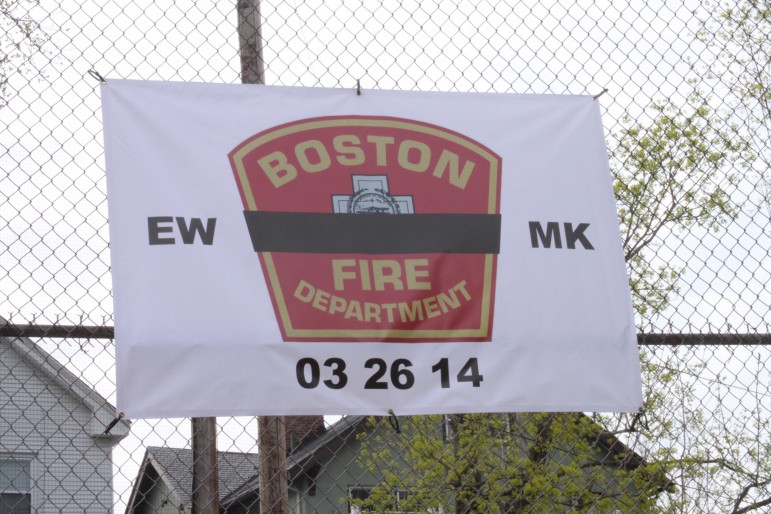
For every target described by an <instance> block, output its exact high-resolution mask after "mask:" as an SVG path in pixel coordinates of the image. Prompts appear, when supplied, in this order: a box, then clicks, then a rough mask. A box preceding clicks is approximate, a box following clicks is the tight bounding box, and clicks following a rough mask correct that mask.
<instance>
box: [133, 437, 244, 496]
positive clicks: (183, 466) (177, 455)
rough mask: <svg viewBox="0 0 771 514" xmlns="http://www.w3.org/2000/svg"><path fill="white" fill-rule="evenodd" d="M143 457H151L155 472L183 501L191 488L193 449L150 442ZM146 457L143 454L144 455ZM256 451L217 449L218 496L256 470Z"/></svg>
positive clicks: (240, 483)
mask: <svg viewBox="0 0 771 514" xmlns="http://www.w3.org/2000/svg"><path fill="white" fill-rule="evenodd" d="M147 457H149V458H151V459H154V460H155V462H156V463H157V465H158V467H159V468H161V469H157V470H156V471H158V473H159V474H160V475H162V476H164V478H165V479H166V480H167V481H168V483H169V485H170V486H171V487H172V488H173V489H174V492H175V493H176V494H177V496H178V497H179V499H180V500H181V501H182V503H183V504H185V505H190V504H191V495H192V491H193V450H190V449H182V448H165V447H157V446H151V447H149V448H147ZM147 457H146V458H147ZM257 462H258V458H257V454H256V453H235V452H217V471H218V473H219V487H220V491H219V492H220V499H222V498H224V497H225V496H227V495H229V494H230V493H232V492H233V491H234V490H236V489H238V488H239V487H240V486H242V485H243V484H244V482H246V481H247V480H249V478H251V477H252V476H254V474H255V473H256V472H257Z"/></svg>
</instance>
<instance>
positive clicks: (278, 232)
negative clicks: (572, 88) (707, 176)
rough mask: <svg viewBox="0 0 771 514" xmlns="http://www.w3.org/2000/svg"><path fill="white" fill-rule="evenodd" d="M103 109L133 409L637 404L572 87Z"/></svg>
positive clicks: (123, 371)
mask: <svg viewBox="0 0 771 514" xmlns="http://www.w3.org/2000/svg"><path fill="white" fill-rule="evenodd" d="M102 98H103V114H104V133H105V152H106V163H107V186H108V201H109V215H110V217H109V219H110V236H111V241H110V248H111V254H112V270H113V286H114V295H115V338H116V345H117V382H118V409H119V410H122V411H124V412H125V413H126V415H127V416H128V417H130V418H139V417H176V416H229V415H258V414H259V415H281V414H381V415H382V414H385V413H386V412H387V411H388V409H393V411H394V412H395V413H396V414H397V415H402V414H421V413H446V412H453V413H460V412H485V411H490V412H497V411H628V412H629V411H636V410H637V409H638V408H639V407H640V406H641V404H642V395H641V384H640V367H639V353H638V349H637V343H636V334H635V324H634V319H633V313H632V307H631V300H630V295H629V288H628V284H627V276H626V270H625V265H624V258H623V254H622V249H621V241H620V236H619V230H618V221H617V217H616V211H615V204H614V200H613V191H612V187H611V179H610V173H609V170H608V163H607V155H606V150H605V145H604V140H603V129H602V124H601V120H600V111H599V106H598V102H596V101H593V100H592V98H591V97H588V96H540V95H514V94H475V93H472V94H465V93H464V94H458V93H421V92H391V91H364V92H362V94H361V95H357V94H356V93H355V92H354V91H351V90H339V89H321V88H312V89H311V88H307V89H306V88H289V87H268V86H258V85H224V84H182V83H160V82H140V81H124V80H110V81H109V82H108V83H106V84H104V85H103V86H102Z"/></svg>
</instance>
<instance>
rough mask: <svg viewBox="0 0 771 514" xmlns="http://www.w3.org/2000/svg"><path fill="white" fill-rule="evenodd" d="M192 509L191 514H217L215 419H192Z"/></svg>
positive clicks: (217, 482) (218, 508)
mask: <svg viewBox="0 0 771 514" xmlns="http://www.w3.org/2000/svg"><path fill="white" fill-rule="evenodd" d="M191 422H192V428H193V506H192V507H193V508H192V514H219V510H220V504H219V502H220V496H219V476H218V475H219V474H218V471H217V418H192V419H191Z"/></svg>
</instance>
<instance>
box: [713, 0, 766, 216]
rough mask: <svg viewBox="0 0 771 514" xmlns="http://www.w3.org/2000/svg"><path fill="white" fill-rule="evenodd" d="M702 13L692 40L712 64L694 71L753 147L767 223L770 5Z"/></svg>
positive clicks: (747, 1) (752, 1) (735, 5)
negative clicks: (700, 74)
mask: <svg viewBox="0 0 771 514" xmlns="http://www.w3.org/2000/svg"><path fill="white" fill-rule="evenodd" d="M704 7H705V8H704V9H703V11H702V18H703V19H702V27H701V30H700V31H699V33H698V35H699V37H700V39H701V41H702V42H703V43H704V44H705V45H706V46H707V48H708V49H709V54H708V55H711V56H714V58H713V59H712V60H711V61H708V62H707V64H706V65H705V66H703V67H702V68H703V69H702V70H700V71H702V72H703V73H704V75H705V77H706V78H707V79H708V80H709V81H711V82H712V84H713V85H714V86H715V88H716V89H718V90H720V91H721V92H722V93H723V96H724V98H725V101H726V103H727V106H728V108H729V109H730V111H731V113H732V114H733V116H734V118H735V119H737V120H738V123H740V124H741V125H742V126H743V129H744V131H745V133H746V134H747V138H749V139H751V140H752V141H753V143H754V148H755V149H756V152H757V155H756V157H757V163H756V164H757V165H758V174H759V177H760V181H759V183H758V187H759V189H760V192H761V193H762V195H763V197H764V198H763V199H764V202H763V203H764V205H765V209H766V214H767V215H768V216H769V217H771V148H769V145H768V141H769V138H771V2H769V1H768V0H765V1H764V0H730V1H727V0H723V1H718V2H710V3H707V4H706V5H705V6H704Z"/></svg>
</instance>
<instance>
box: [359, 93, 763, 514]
mask: <svg viewBox="0 0 771 514" xmlns="http://www.w3.org/2000/svg"><path fill="white" fill-rule="evenodd" d="M650 111H651V113H652V116H651V119H652V121H651V122H650V123H647V124H642V123H635V122H633V121H632V119H631V118H628V117H627V118H624V119H623V120H622V127H623V128H622V129H621V130H620V131H618V133H617V134H615V136H614V137H613V138H612V139H611V141H610V144H611V151H610V155H611V167H612V173H613V180H614V188H615V192H616V198H617V202H618V211H619V221H620V224H621V231H622V238H623V245H624V252H625V257H626V260H627V264H628V268H629V273H630V284H631V288H632V292H633V300H634V305H635V308H636V310H637V312H638V314H639V315H640V316H641V317H652V316H655V315H656V314H658V313H660V312H661V311H662V310H664V309H665V308H666V307H667V306H668V305H669V304H670V302H671V295H672V294H673V293H674V292H675V291H676V286H677V281H678V279H679V277H680V275H681V274H682V270H681V269H678V268H676V267H675V266H673V265H672V264H670V263H667V262H663V263H661V264H659V265H655V264H652V262H653V261H654V257H655V255H654V254H653V252H654V251H655V250H656V248H657V244H659V241H660V239H661V237H662V235H664V234H665V233H666V232H671V231H675V232H676V231H677V230H683V229H686V228H688V227H690V226H692V225H695V224H698V225H701V226H704V227H707V228H709V229H711V230H715V231H717V230H719V229H720V228H721V226H723V224H724V223H726V222H727V221H729V220H731V219H732V218H734V217H735V216H736V213H737V209H736V206H734V205H733V204H732V202H731V196H730V195H731V192H732V188H733V187H734V184H735V183H736V177H734V176H733V175H732V174H731V173H727V171H726V170H729V169H732V166H733V165H735V164H736V163H741V162H744V161H745V160H746V159H747V157H748V146H747V143H746V142H745V141H744V140H743V139H742V138H741V137H739V135H738V133H737V132H736V131H735V130H734V128H733V127H730V126H729V125H726V124H725V122H724V121H723V120H720V119H719V117H718V116H716V114H715V113H714V112H713V111H712V109H710V108H709V107H708V104H707V102H706V100H705V99H704V98H703V97H701V96H699V95H694V96H693V97H692V98H691V99H690V101H689V102H688V104H687V105H686V106H684V107H682V108H680V109H678V108H676V107H675V106H674V105H671V104H657V105H654V106H652V107H651V109H650ZM677 367H678V366H677V363H676V362H674V361H668V362H665V363H661V362H658V361H656V362H655V363H654V361H653V360H652V359H648V358H646V356H643V376H644V382H645V383H646V390H645V394H646V403H645V410H644V412H645V414H644V415H643V414H642V413H638V414H637V415H631V416H626V415H622V416H620V417H615V418H610V417H608V418H602V417H600V416H595V417H593V418H590V417H587V416H585V415H583V414H579V413H559V414H553V413H551V414H550V413H527V414H518V415H513V414H508V415H507V414H470V415H451V416H447V417H443V416H417V417H412V418H409V419H407V420H405V422H404V423H403V424H404V425H406V428H405V429H404V430H403V434H393V433H390V432H392V431H390V432H389V430H388V426H387V425H386V424H385V423H386V421H384V420H373V421H372V422H373V423H374V424H375V425H374V427H373V428H374V430H372V431H371V432H370V435H368V436H366V437H363V439H362V440H363V442H364V446H365V452H364V453H363V454H362V455H363V456H362V464H363V465H364V466H365V467H367V468H368V469H369V470H370V471H372V472H373V473H375V474H379V475H380V476H381V477H382V480H381V482H380V483H379V484H378V485H377V486H376V487H374V488H373V489H372V491H371V494H370V496H369V498H367V499H364V500H356V501H355V502H354V503H357V504H358V505H359V506H360V508H361V509H362V510H367V511H374V512H388V511H414V512H445V513H447V512H455V513H456V514H466V513H482V512H485V513H487V512H493V513H497V512H500V513H504V512H505V513H512V514H514V513H520V512H577V513H580V512H587V513H588V512H678V511H683V509H684V508H685V506H684V503H683V502H680V501H679V499H678V497H677V496H674V495H670V494H668V493H671V492H673V491H674V490H675V485H674V483H673V482H671V481H670V478H669V477H670V475H674V476H677V477H678V478H681V479H682V478H683V477H684V476H688V477H691V476H696V475H697V474H698V473H704V472H709V471H708V468H707V467H708V466H710V465H714V462H715V461H716V459H717V457H715V455H713V454H709V453H707V452H703V451H702V448H703V446H699V447H698V448H696V449H694V451H692V452H690V453H688V454H681V453H676V452H674V451H673V450H672V448H673V445H675V444H676V443H677V436H678V435H679V433H680V432H679V431H678V428H677V423H676V422H674V421H673V420H674V419H677V418H676V417H675V415H673V413H674V411H673V409H675V408H677V407H678V406H680V407H682V408H684V409H687V410H688V412H689V414H688V420H687V423H689V424H691V425H692V427H693V428H695V427H697V426H699V424H701V426H706V419H705V416H703V414H702V412H701V410H700V406H698V405H694V402H693V398H694V397H693V394H692V392H693V391H692V390H691V389H690V388H691V387H692V386H693V384H692V383H691V382H685V383H683V382H681V381H680V380H679V379H680V376H679V374H678V372H679V371H682V370H678V369H677ZM691 371H694V370H691ZM683 384H684V385H683ZM672 389H676V391H675V392H676V393H677V394H672V393H673V391H672ZM689 402H690V403H689ZM678 414H679V413H678ZM614 425H615V426H616V427H618V428H617V429H616V430H614V431H610V430H608V429H606V428H604V427H607V426H614ZM442 426H444V427H445V429H444V430H442V429H441V427H442ZM389 433H390V435H388V434H389ZM371 434H376V435H374V436H373V435H371ZM622 436H623V437H625V438H627V439H628V440H629V441H630V443H631V444H630V445H626V444H622V443H621V442H620V440H619V439H617V437H622ZM662 442H663V444H662ZM630 447H634V448H640V453H636V452H632V451H631V450H630ZM650 448H652V449H650ZM641 455H642V456H644V458H641ZM710 462H712V464H710ZM399 491H401V494H400V493H399ZM670 496H672V497H671V498H670Z"/></svg>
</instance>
